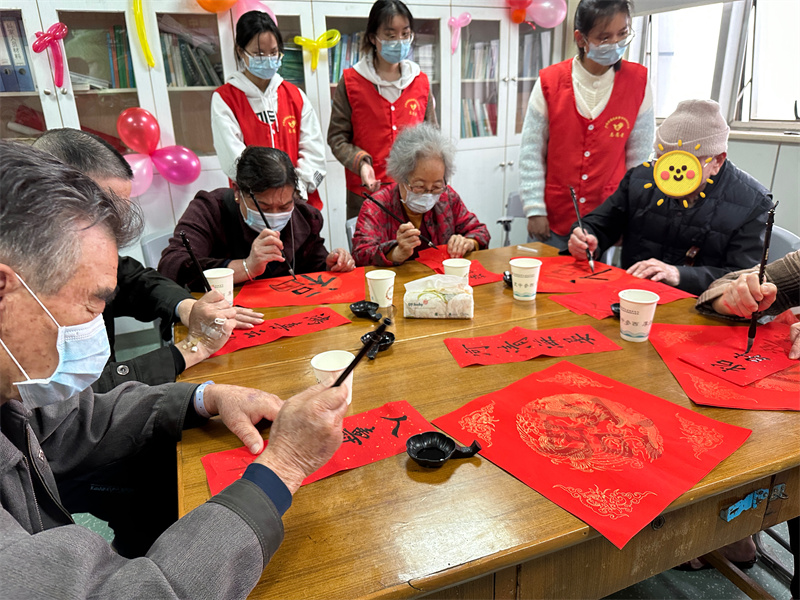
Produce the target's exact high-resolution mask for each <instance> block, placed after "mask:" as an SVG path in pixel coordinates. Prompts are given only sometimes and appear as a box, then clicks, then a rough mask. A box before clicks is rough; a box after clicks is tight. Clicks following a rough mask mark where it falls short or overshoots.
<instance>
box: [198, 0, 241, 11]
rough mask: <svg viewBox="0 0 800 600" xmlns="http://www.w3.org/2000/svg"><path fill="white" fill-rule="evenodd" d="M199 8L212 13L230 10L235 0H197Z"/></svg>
mask: <svg viewBox="0 0 800 600" xmlns="http://www.w3.org/2000/svg"><path fill="white" fill-rule="evenodd" d="M197 3H198V4H199V5H200V8H202V9H203V10H207V11H208V12H212V13H221V12H225V11H226V10H230V8H231V7H233V5H234V4H236V0H197Z"/></svg>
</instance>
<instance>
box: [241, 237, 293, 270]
mask: <svg viewBox="0 0 800 600" xmlns="http://www.w3.org/2000/svg"><path fill="white" fill-rule="evenodd" d="M281 250H283V241H281V234H280V232H278V231H273V230H272V229H264V230H262V231H261V233H259V234H258V237H257V238H256V239H254V240H253V244H252V245H251V246H250V256H248V257H247V258H246V259H245V260H246V261H247V270H248V271H250V274H251V275H252V276H253V277H258V276H259V275H263V274H264V271H266V269H267V263H270V262H273V261H277V262H285V260H286V259H284V258H283V255H282V254H281Z"/></svg>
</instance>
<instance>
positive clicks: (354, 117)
mask: <svg viewBox="0 0 800 600" xmlns="http://www.w3.org/2000/svg"><path fill="white" fill-rule="evenodd" d="M413 41H414V17H413V16H412V15H411V12H410V11H409V10H408V7H407V6H406V5H405V4H403V3H402V2H401V1H400V0H378V1H377V2H375V4H373V5H372V9H371V10H370V12H369V19H368V21H367V30H366V31H365V32H364V35H363V39H362V43H361V53H362V56H363V58H361V60H359V61H358V62H357V63H356V64H355V65H354V66H353V67H352V68H350V69H345V71H344V74H343V76H342V79H341V80H340V81H339V85H338V87H337V88H336V93H335V94H334V97H333V107H332V109H331V122H330V125H329V127H328V145H329V146H330V147H331V151H332V152H333V155H334V156H335V157H336V159H337V160H338V161H339V162H340V163H342V164H343V165H344V168H345V178H346V183H347V218H348V219H351V218H353V217H356V216H358V211H359V209H360V208H361V204H362V203H363V202H364V198H363V197H362V193H363V192H365V191H367V192H376V191H378V189H380V186H381V184H389V183H393V181H392V179H391V178H390V177H389V176H388V175H387V174H386V159H387V158H388V156H389V150H391V148H392V144H393V143H394V140H395V138H396V137H397V134H398V133H400V131H401V130H402V129H403V128H404V127H408V126H409V125H416V124H418V123H421V122H422V121H423V120H425V121H429V122H432V123H433V124H436V111H435V106H434V100H433V96H432V95H431V86H430V82H429V81H428V77H427V76H426V75H425V73H423V72H421V71H420V68H419V65H418V64H416V63H415V62H412V61H410V60H408V56H409V54H410V52H411V44H412V43H413Z"/></svg>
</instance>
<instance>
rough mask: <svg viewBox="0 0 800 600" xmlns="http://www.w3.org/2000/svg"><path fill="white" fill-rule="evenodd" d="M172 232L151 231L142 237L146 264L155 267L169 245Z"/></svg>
mask: <svg viewBox="0 0 800 600" xmlns="http://www.w3.org/2000/svg"><path fill="white" fill-rule="evenodd" d="M171 237H172V233H151V234H150V235H146V236H144V237H143V238H142V241H141V245H142V256H143V257H144V266H145V267H150V268H151V269H155V268H156V267H158V261H159V260H161V251H162V250H164V248H166V247H167V246H168V245H169V238H171Z"/></svg>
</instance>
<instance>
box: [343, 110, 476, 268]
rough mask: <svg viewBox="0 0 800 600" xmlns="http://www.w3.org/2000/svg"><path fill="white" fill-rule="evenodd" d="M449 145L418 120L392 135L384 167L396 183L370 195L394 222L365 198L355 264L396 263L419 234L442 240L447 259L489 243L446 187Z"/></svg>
mask: <svg viewBox="0 0 800 600" xmlns="http://www.w3.org/2000/svg"><path fill="white" fill-rule="evenodd" d="M454 156H455V147H454V146H453V143H452V142H451V141H450V140H449V139H448V138H447V137H445V136H444V135H443V134H442V133H441V132H440V131H439V130H438V129H437V128H436V127H434V126H433V125H429V124H427V123H422V124H420V125H417V126H416V127H409V128H407V129H404V130H403V132H402V133H401V134H400V135H398V136H397V139H396V140H395V142H394V145H393V146H392V150H391V152H390V153H389V160H388V163H387V170H388V173H389V175H390V176H391V177H392V179H394V180H395V181H396V182H397V183H395V184H392V185H390V186H387V187H385V188H383V189H382V190H381V191H380V192H378V193H376V194H375V195H374V198H375V200H377V201H378V202H379V203H380V204H382V205H383V206H384V207H385V208H386V209H388V212H390V213H393V214H394V215H395V216H396V217H398V218H399V219H401V220H402V221H404V222H403V223H402V224H401V223H398V221H397V219H395V218H392V217H391V216H389V215H388V214H387V212H386V211H383V210H381V209H380V207H378V206H376V205H375V203H373V202H365V203H364V204H363V205H362V207H361V212H359V214H358V223H357V224H356V231H355V234H354V235H353V258H354V259H355V261H356V264H357V265H359V266H363V265H376V266H384V267H388V266H396V265H399V264H401V263H403V262H405V261H407V260H409V259H413V258H416V257H417V256H418V250H419V247H420V245H421V244H422V242H421V239H420V238H421V237H423V236H424V237H426V238H428V239H429V240H431V241H432V242H433V243H434V244H436V245H440V244H447V251H448V253H449V254H450V256H452V257H462V256H464V255H465V254H467V253H469V252H472V251H473V250H480V249H482V248H487V247H488V246H489V231H488V230H487V229H486V225H484V224H483V223H481V222H480V221H478V218H477V217H476V216H475V215H474V214H473V213H471V212H470V211H469V210H467V207H466V206H465V205H464V202H463V201H462V200H461V197H460V196H459V195H458V194H457V193H456V191H455V190H454V189H453V188H451V187H450V186H449V185H447V181H448V179H449V178H450V176H451V175H452V172H453V163H454Z"/></svg>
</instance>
